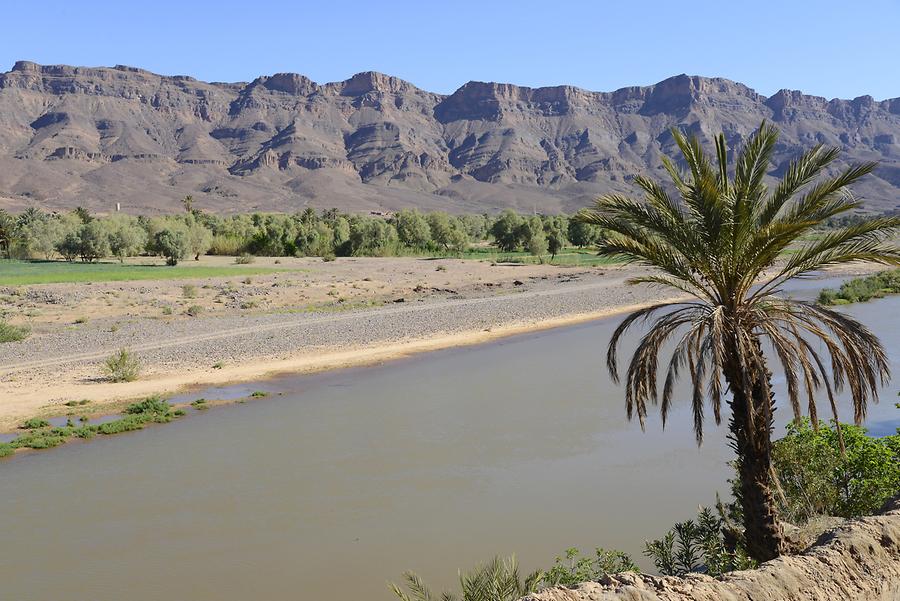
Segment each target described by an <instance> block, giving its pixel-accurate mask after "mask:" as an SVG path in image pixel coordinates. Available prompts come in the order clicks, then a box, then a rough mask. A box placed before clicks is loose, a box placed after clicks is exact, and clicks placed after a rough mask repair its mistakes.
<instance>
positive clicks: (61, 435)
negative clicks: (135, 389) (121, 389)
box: [0, 396, 184, 457]
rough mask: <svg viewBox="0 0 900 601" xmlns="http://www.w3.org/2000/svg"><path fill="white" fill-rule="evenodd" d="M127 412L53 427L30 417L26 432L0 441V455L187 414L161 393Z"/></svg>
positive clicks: (131, 407) (133, 427) (106, 433)
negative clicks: (98, 420)
mask: <svg viewBox="0 0 900 601" xmlns="http://www.w3.org/2000/svg"><path fill="white" fill-rule="evenodd" d="M124 413H125V415H124V416H123V417H122V418H120V419H117V420H113V421H110V422H106V423H103V424H90V423H88V421H87V419H86V418H82V419H81V420H80V421H81V425H80V426H76V425H74V424H73V423H71V421H70V422H69V423H68V424H67V425H65V426H61V427H50V424H49V423H48V422H47V421H46V420H42V419H39V418H32V419H29V420H27V421H26V422H25V425H24V427H29V428H30V429H29V431H28V432H27V433H24V434H22V435H20V436H18V437H17V438H15V439H14V440H12V441H11V442H8V443H2V444H0V457H5V456H7V455H11V454H12V453H13V452H15V450H16V449H19V448H30V449H49V448H52V447H56V446H59V445H61V444H63V443H64V442H67V441H68V440H69V439H72V438H83V439H89V438H93V437H94V436H95V435H97V434H102V435H112V434H119V433H122V432H130V431H133V430H140V429H141V428H143V427H144V426H145V425H146V424H149V423H157V424H164V423H168V422H170V421H172V420H173V419H175V418H178V417H181V416H182V415H184V411H183V410H182V409H172V407H171V405H169V403H167V402H166V401H165V400H164V399H162V398H160V397H158V396H153V397H148V398H146V399H144V400H143V401H141V402H139V403H134V404H132V405H129V406H128V407H127V408H126V409H125V412H124Z"/></svg>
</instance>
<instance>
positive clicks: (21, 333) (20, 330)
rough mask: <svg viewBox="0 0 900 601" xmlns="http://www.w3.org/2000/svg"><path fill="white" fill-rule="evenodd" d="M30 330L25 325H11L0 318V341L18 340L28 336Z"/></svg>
mask: <svg viewBox="0 0 900 601" xmlns="http://www.w3.org/2000/svg"><path fill="white" fill-rule="evenodd" d="M30 333H31V330H30V329H29V328H27V327H25V326H13V325H10V324H8V323H6V322H5V321H2V320H0V343H3V342H19V341H20V340H25V339H26V338H28V334H30Z"/></svg>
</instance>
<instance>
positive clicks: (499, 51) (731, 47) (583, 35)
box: [0, 0, 900, 100]
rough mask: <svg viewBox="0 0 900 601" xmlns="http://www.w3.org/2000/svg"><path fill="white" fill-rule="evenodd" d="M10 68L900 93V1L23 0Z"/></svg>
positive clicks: (8, 36)
mask: <svg viewBox="0 0 900 601" xmlns="http://www.w3.org/2000/svg"><path fill="white" fill-rule="evenodd" d="M3 22H4V27H3V34H2V36H0V70H8V69H9V68H11V67H12V64H13V62H14V61H16V60H18V59H27V60H32V61H36V62H39V63H44V64H55V63H66V64H75V65H90V66H97V65H114V64H127V65H132V66H138V67H143V68H145V69H149V70H151V71H155V72H158V73H164V74H170V75H174V74H182V75H192V76H194V77H197V78H199V79H203V80H213V81H248V80H250V79H252V78H254V77H256V76H258V75H264V74H271V73H276V72H280V71H293V72H298V73H303V74H304V75H307V76H309V77H310V78H312V79H313V80H315V81H318V82H327V81H336V80H342V79H346V78H347V77H349V76H350V75H352V74H353V73H357V72H359V71H366V70H375V71H382V72H385V73H389V74H391V75H397V76H399V77H402V78H404V79H407V80H409V81H411V82H412V83H414V84H416V85H418V86H419V87H422V88H425V89H428V90H431V91H435V92H442V93H449V92H452V91H453V90H455V89H456V88H457V87H459V86H460V85H462V84H463V83H465V82H466V81H468V80H473V79H474V80H482V81H502V82H511V83H517V84H520V85H530V86H541V85H556V84H564V83H565V84H574V85H577V86H580V87H583V88H587V89H590V90H600V91H608V90H613V89H616V88H620V87H623V86H626V85H646V84H651V83H655V82H657V81H660V80H662V79H665V78H666V77H669V76H671V75H675V74H678V73H688V74H691V75H706V76H721V77H727V78H729V79H734V80H737V81H741V82H743V83H746V84H747V85H749V86H751V87H753V88H754V89H756V90H757V91H759V92H760V93H762V94H766V95H769V94H771V93H773V92H775V91H776V90H778V89H780V88H784V87H787V88H791V89H800V90H802V91H804V92H806V93H810V94H816V95H820V96H826V97H829V98H831V97H841V98H853V97H855V96H860V95H863V94H870V95H872V96H874V97H875V98H876V99H879V100H881V99H884V98H893V97H897V96H900V66H898V61H900V35H897V32H898V26H900V0H872V1H864V2H850V1H848V0H844V1H842V2H833V1H831V0H820V1H818V2H815V1H806V0H781V1H778V2H771V1H768V0H759V1H757V2H754V3H752V4H751V3H744V2H726V1H724V0H720V1H719V2H705V1H704V2H677V1H669V2H655V1H654V2H641V1H639V0H632V1H630V2H619V1H600V0H597V1H593V2H590V1H566V0H555V1H554V0H542V1H540V2H533V1H531V0H517V1H515V2H511V1H510V2H507V1H503V2H500V1H492V0H480V1H477V2H472V1H469V0H456V1H451V0H445V1H443V2H434V1H427V0H422V1H419V2H407V1H405V0H394V1H391V0H385V1H381V2H378V1H376V0H371V1H367V2H358V1H343V2H339V1H335V0H331V1H330V2H329V1H327V0H315V1H314V2H306V1H303V0H300V1H294V2H265V1H262V0H257V1H256V2H251V1H248V0H242V1H241V2H232V1H230V0H225V1H220V2H201V1H197V0H194V1H191V0H182V1H181V2H170V1H168V0H159V1H151V2H140V3H136V2H135V3H131V2H127V1H122V0H119V1H116V2H112V1H109V2H100V1H93V2H92V1H80V0H79V1H72V0H68V1H65V2H58V1H56V0H49V1H47V0H45V1H42V2H36V1H31V2H18V1H17V2H14V3H13V2H9V3H4V6H3Z"/></svg>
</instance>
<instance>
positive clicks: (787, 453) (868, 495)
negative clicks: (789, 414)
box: [772, 420, 900, 523]
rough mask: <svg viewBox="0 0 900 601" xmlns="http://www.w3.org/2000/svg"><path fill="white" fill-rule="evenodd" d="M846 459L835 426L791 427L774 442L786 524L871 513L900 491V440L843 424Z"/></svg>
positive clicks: (899, 437)
mask: <svg viewBox="0 0 900 601" xmlns="http://www.w3.org/2000/svg"><path fill="white" fill-rule="evenodd" d="M841 433H842V434H843V438H844V448H845V449H846V455H844V456H842V455H841V445H840V440H839V437H838V432H837V430H836V428H835V427H834V425H833V424H832V425H831V426H828V425H825V424H822V425H820V426H819V428H818V430H816V429H814V428H813V427H812V426H811V424H810V422H809V420H802V421H801V422H799V423H791V424H789V425H788V427H787V434H786V435H785V436H784V438H781V439H779V440H777V441H775V443H774V446H773V449H772V460H773V463H774V466H775V471H776V473H777V474H778V480H779V482H780V485H781V490H782V491H783V493H784V494H783V497H781V498H780V499H779V501H780V505H781V507H780V511H781V515H782V516H783V518H784V519H786V520H788V521H790V522H795V523H803V522H806V521H808V520H809V519H810V518H811V517H814V516H816V515H833V516H841V517H857V516H862V515H867V514H871V513H873V512H874V511H876V510H878V509H879V508H880V507H881V506H882V505H883V504H884V502H885V501H886V500H887V499H888V498H890V497H891V496H893V495H895V494H897V491H898V490H900V435H894V436H886V437H884V438H873V437H870V436H867V435H866V430H865V428H862V427H859V426H853V425H847V424H841Z"/></svg>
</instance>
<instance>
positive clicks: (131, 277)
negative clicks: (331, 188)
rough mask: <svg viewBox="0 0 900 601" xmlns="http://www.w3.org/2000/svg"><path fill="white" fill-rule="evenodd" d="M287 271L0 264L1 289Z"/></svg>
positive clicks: (237, 267) (241, 267)
mask: <svg viewBox="0 0 900 601" xmlns="http://www.w3.org/2000/svg"><path fill="white" fill-rule="evenodd" d="M279 271H296V269H293V270H291V269H290V268H286V269H279V268H275V267H254V266H252V265H221V266H218V265H216V266H213V265H190V264H180V265H176V266H175V267H169V266H166V265H150V264H148V265H137V264H129V263H125V264H121V263H80V262H76V263H66V262H65V261H8V260H0V286H24V285H32V284H59V283H84V282H126V281H135V280H172V279H191V278H213V277H229V276H247V275H259V274H266V273H277V272H279Z"/></svg>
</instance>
